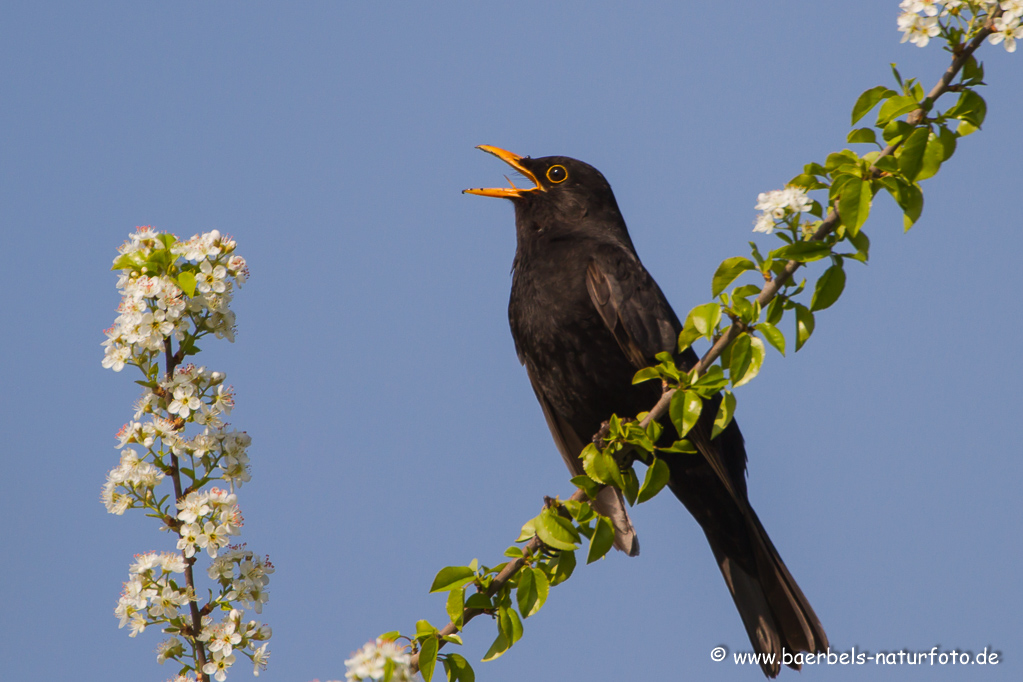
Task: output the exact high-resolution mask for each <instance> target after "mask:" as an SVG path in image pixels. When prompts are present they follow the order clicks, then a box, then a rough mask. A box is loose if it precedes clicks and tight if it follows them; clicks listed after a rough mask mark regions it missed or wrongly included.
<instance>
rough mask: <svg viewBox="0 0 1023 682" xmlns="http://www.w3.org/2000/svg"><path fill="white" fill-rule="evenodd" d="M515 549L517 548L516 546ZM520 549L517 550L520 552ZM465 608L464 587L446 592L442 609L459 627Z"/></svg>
mask: <svg viewBox="0 0 1023 682" xmlns="http://www.w3.org/2000/svg"><path fill="white" fill-rule="evenodd" d="M515 549H519V548H518V547H516V548H515ZM521 552H522V550H519V553H521ZM464 609H465V588H464V587H456V588H455V589H453V590H451V591H450V592H448V600H447V602H446V603H445V604H444V611H445V612H447V614H448V618H449V619H450V620H451V622H452V623H454V624H455V625H457V626H459V627H461V626H462V611H463V610H464Z"/></svg>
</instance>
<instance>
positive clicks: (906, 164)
mask: <svg viewBox="0 0 1023 682" xmlns="http://www.w3.org/2000/svg"><path fill="white" fill-rule="evenodd" d="M929 135H930V130H929V129H928V128H926V127H923V128H917V129H916V130H914V131H913V133H912V134H911V135H910V136H909V137H907V138H906V141H905V142H904V143H903V144H902V148H901V149H900V150H899V156H898V160H899V170H900V171H902V174H903V175H904V176H905V177H906V179H907V180H909V181H910V182H913V181H914V180H916V176H917V175H918V174H919V173H920V168H921V166H923V162H924V150H925V149H927V137H928V136H929Z"/></svg>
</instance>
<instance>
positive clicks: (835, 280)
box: [810, 260, 845, 312]
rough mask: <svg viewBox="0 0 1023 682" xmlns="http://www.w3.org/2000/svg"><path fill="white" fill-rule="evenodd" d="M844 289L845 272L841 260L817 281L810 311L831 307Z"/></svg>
mask: <svg viewBox="0 0 1023 682" xmlns="http://www.w3.org/2000/svg"><path fill="white" fill-rule="evenodd" d="M844 289H845V270H844V269H843V268H842V262H841V260H839V262H838V263H836V264H835V265H832V266H831V267H830V268H828V269H827V270H825V271H824V274H823V275H821V277H820V279H818V280H817V286H816V287H815V288H814V292H813V300H812V301H811V302H810V310H811V311H814V312H816V311H818V310H824V309H825V308H829V307H831V305H832V304H833V303H834V302H835V301H837V300H838V297H839V296H841V295H842V291H843V290H844Z"/></svg>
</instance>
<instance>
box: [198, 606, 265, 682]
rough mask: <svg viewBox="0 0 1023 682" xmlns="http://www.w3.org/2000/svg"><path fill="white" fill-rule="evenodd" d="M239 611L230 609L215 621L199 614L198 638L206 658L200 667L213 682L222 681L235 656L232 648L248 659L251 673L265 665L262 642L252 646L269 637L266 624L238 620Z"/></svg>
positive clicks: (263, 668) (262, 668)
mask: <svg viewBox="0 0 1023 682" xmlns="http://www.w3.org/2000/svg"><path fill="white" fill-rule="evenodd" d="M242 613H243V612H242V611H240V610H238V609H231V611H230V613H228V615H227V617H225V618H224V620H222V621H220V622H219V623H214V622H213V619H212V618H211V617H209V616H203V619H202V632H201V633H200V634H199V638H198V639H199V641H200V642H204V643H205V644H206V650H207V651H209V652H210V660H209V661H208V662H207V663H206V665H204V666H203V669H202V671H203V672H204V673H206V674H207V675H212V676H213V679H215V680H216V681H217V682H224V680H225V679H226V678H227V670H228V668H230V667H231V666H232V665H234V664H235V661H236V660H237V657H236V656H235V651H236V650H237V651H241V652H242V653H244V654H245V655H246V656H248V657H249V658H250V659H251V660H252V665H253V669H252V674H253V675H256V676H257V677H258V676H259V671H260V670H265V669H266V664H267V661H268V660H269V658H270V652H269V651H268V650H267V648H266V647H267V645H266V644H265V643H264V644H263V645H261V646H259V647H258V648H257V647H256V642H259V641H263V640H267V639H270V636H271V634H272V632H271V630H270V626H269V625H266V624H265V623H258V622H256V621H254V620H250V621H249V622H248V623H242V620H241V619H242ZM245 649H249V651H245Z"/></svg>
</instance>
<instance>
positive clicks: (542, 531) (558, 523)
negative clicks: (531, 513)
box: [536, 508, 579, 550]
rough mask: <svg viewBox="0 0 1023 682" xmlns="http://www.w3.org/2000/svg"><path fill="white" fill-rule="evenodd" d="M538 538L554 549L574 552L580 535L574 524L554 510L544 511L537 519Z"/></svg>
mask: <svg viewBox="0 0 1023 682" xmlns="http://www.w3.org/2000/svg"><path fill="white" fill-rule="evenodd" d="M537 519H538V522H537V524H536V536H537V537H538V538H540V542H542V543H544V544H545V545H547V546H548V547H552V548H554V549H568V550H573V549H575V548H576V545H577V543H578V542H579V533H577V532H576V530H575V528H574V527H573V526H572V522H571V521H569V520H568V519H566V518H564V517H562V516H561V515H559V514H558V513H557V512H556V511H555V510H553V509H550V508H548V509H544V510H543V511H542V512H540V516H538V517H537Z"/></svg>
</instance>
